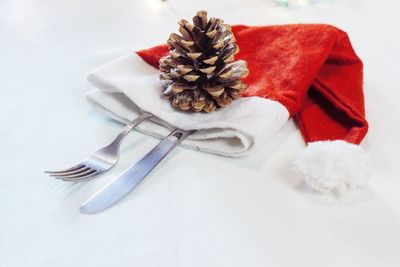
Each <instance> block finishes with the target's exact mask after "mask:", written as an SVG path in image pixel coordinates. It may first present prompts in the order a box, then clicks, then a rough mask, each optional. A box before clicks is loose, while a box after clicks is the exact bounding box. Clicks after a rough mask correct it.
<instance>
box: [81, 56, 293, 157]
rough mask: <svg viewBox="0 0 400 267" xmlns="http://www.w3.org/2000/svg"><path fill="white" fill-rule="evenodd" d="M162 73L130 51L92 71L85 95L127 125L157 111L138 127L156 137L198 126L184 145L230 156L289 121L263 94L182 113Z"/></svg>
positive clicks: (285, 114)
mask: <svg viewBox="0 0 400 267" xmlns="http://www.w3.org/2000/svg"><path fill="white" fill-rule="evenodd" d="M158 76H159V71H158V70H157V69H155V68H153V67H152V66H150V65H148V64H147V63H145V62H144V61H143V59H142V58H141V57H140V56H138V55H137V54H136V53H134V52H132V53H128V54H126V55H123V56H121V57H119V58H117V59H116V60H114V61H112V62H110V63H107V64H105V65H103V66H100V67H98V68H96V69H95V70H94V71H93V72H91V73H90V74H89V76H88V81H89V82H90V83H91V84H92V85H93V87H95V88H96V89H93V90H91V91H89V92H88V93H87V95H86V97H87V100H88V101H89V102H90V103H92V104H93V107H94V108H95V109H96V110H98V111H99V112H101V113H103V114H105V115H106V116H109V117H112V118H114V119H116V120H118V121H120V122H123V123H126V122H128V121H132V120H134V119H135V118H136V117H138V116H139V115H140V114H141V113H143V112H149V113H152V114H153V115H155V118H152V119H151V120H150V121H145V122H143V123H142V124H140V125H139V126H138V130H140V131H142V132H144V133H147V134H150V135H153V136H157V137H161V136H165V135H167V134H168V133H169V132H170V131H171V130H172V129H174V128H180V129H183V130H196V132H194V133H193V134H192V135H190V136H189V137H188V138H187V139H186V140H184V141H183V143H182V145H184V146H187V147H189V148H193V149H197V150H201V151H204V152H209V153H214V154H219V155H223V156H231V157H235V156H242V155H245V154H246V153H248V152H249V151H250V150H251V149H252V148H253V147H254V146H256V145H258V144H261V143H263V142H266V141H267V140H269V139H270V138H271V137H272V136H273V135H274V134H276V132H277V131H278V130H279V129H280V128H281V127H282V126H283V125H284V124H285V123H286V122H287V120H288V119H289V112H288V111H287V109H286V108H285V107H284V106H283V105H282V104H281V103H279V102H277V101H274V100H270V99H265V98H260V97H244V98H241V99H238V100H236V101H234V102H233V103H232V104H230V105H228V106H227V107H225V108H223V109H220V110H218V111H216V112H212V113H187V112H182V111H178V110H176V109H174V108H173V107H172V106H171V104H170V102H169V101H167V100H166V99H164V98H163V97H162V96H161V88H160V82H159V78H158Z"/></svg>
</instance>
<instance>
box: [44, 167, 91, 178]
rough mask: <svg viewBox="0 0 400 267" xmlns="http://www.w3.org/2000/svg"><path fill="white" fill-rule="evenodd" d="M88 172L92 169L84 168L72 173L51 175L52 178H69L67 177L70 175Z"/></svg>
mask: <svg viewBox="0 0 400 267" xmlns="http://www.w3.org/2000/svg"><path fill="white" fill-rule="evenodd" d="M87 170H90V167H82V168H79V169H77V170H75V171H70V172H60V173H52V174H50V176H52V177H67V176H70V175H75V174H79V173H82V172H85V171H87Z"/></svg>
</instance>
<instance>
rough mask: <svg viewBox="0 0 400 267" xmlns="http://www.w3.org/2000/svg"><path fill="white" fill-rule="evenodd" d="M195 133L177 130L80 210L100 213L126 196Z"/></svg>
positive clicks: (86, 212)
mask: <svg viewBox="0 0 400 267" xmlns="http://www.w3.org/2000/svg"><path fill="white" fill-rule="evenodd" d="M192 132H193V131H183V130H179V129H176V130H174V131H173V132H171V133H170V134H169V135H168V136H167V137H165V138H164V139H163V140H162V141H161V142H160V143H159V144H158V145H157V146H156V147H155V148H153V150H151V151H150V152H149V153H148V154H147V155H145V156H144V157H143V158H142V159H141V160H139V161H138V162H137V163H136V164H134V165H132V166H131V167H129V168H128V169H127V170H125V171H124V172H123V173H122V174H120V175H119V176H118V177H116V178H115V179H113V180H112V181H111V182H109V183H108V184H106V185H105V186H104V187H103V188H101V189H100V190H99V191H98V192H97V193H96V194H94V195H93V196H92V197H91V198H89V199H88V200H87V201H86V202H85V203H84V204H83V205H82V206H81V208H80V211H81V212H82V213H85V214H93V213H99V212H101V211H103V210H105V209H107V208H109V207H111V206H112V205H114V204H115V203H117V202H118V201H119V200H120V199H122V198H123V197H124V196H126V195H127V194H128V193H129V192H130V191H132V189H133V188H135V186H136V185H137V184H138V183H139V182H140V181H142V180H143V178H144V177H146V175H148V174H149V173H150V172H151V170H152V169H153V168H154V167H155V166H157V164H158V163H159V162H160V161H161V160H162V159H163V158H164V157H165V156H166V155H167V154H168V153H169V152H170V151H171V150H172V149H173V148H174V147H176V146H177V145H178V144H179V143H180V142H181V141H182V140H183V139H185V138H186V137H187V136H188V135H190V134H191V133H192Z"/></svg>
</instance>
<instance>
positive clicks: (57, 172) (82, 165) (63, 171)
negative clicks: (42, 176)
mask: <svg viewBox="0 0 400 267" xmlns="http://www.w3.org/2000/svg"><path fill="white" fill-rule="evenodd" d="M85 166H86V165H84V164H77V165H75V166H73V167H71V168H68V169H65V170H62V171H45V173H48V174H61V173H66V172H71V171H76V170H78V169H80V168H82V167H85Z"/></svg>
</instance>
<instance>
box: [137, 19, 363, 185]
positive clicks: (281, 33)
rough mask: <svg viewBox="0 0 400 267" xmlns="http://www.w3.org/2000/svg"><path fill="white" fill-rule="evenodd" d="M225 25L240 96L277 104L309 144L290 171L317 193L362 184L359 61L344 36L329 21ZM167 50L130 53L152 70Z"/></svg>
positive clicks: (164, 45)
mask: <svg viewBox="0 0 400 267" xmlns="http://www.w3.org/2000/svg"><path fill="white" fill-rule="evenodd" d="M232 30H233V33H234V35H235V37H236V40H237V45H238V46H239V48H240V52H239V53H238V54H237V55H236V57H235V59H243V60H246V61H247V65H248V69H249V75H248V77H246V78H245V79H243V81H244V82H245V83H246V84H247V85H248V88H247V90H246V91H245V92H243V93H242V97H250V96H252V97H254V96H256V97H260V98H265V99H269V100H273V101H277V102H279V103H280V104H282V105H283V106H284V107H285V108H286V109H287V111H288V112H289V114H290V117H292V118H293V119H294V120H295V121H296V122H297V124H298V127H299V129H300V131H301V133H302V135H303V137H304V140H305V141H306V142H307V144H308V147H307V149H305V150H304V151H302V152H301V153H299V155H298V156H297V157H296V158H295V160H294V167H295V168H294V169H295V171H296V173H297V174H299V175H301V176H302V177H303V178H304V180H305V182H306V183H307V184H308V185H310V186H311V187H312V188H314V189H316V190H318V191H321V192H330V191H333V190H337V191H339V192H342V191H343V189H346V188H349V187H363V186H364V185H365V183H366V180H367V177H368V171H367V170H368V160H367V158H368V157H367V155H366V154H365V153H364V152H363V150H362V149H361V148H360V147H359V146H358V145H359V144H360V142H361V141H362V140H363V138H364V137H365V135H366V133H367V131H368V123H367V121H366V118H365V111H364V95H363V65H362V62H361V60H360V59H359V58H358V57H357V55H356V54H355V52H354V50H353V48H352V46H351V43H350V40H349V38H348V35H347V34H346V33H345V32H343V31H342V30H340V29H337V28H335V27H332V26H329V25H283V26H259V27H249V26H243V25H237V26H233V27H232ZM168 51H169V50H168V47H167V45H166V44H163V45H159V46H155V47H153V48H150V49H146V50H141V51H138V52H137V54H138V55H139V56H140V57H141V58H142V59H143V60H144V61H145V62H147V63H148V64H150V65H151V66H153V67H154V68H158V67H159V60H160V58H161V57H162V56H165V55H166V54H167V53H168ZM160 92H161V89H160ZM254 116H257V114H254Z"/></svg>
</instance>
